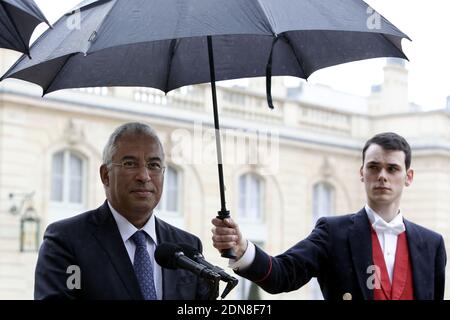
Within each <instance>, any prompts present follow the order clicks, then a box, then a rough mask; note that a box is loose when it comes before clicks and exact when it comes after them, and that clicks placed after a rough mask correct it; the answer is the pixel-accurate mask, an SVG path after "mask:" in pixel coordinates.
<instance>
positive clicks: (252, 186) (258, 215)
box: [238, 173, 264, 222]
mask: <svg viewBox="0 0 450 320" xmlns="http://www.w3.org/2000/svg"><path fill="white" fill-rule="evenodd" d="M263 192H264V185H263V181H262V180H261V178H260V177H258V176H257V175H255V174H252V173H247V174H244V175H242V176H241V177H240V178H239V207H238V210H239V211H238V215H239V217H240V220H241V221H244V222H262V221H263V217H264V215H263V212H264V208H263V198H264V195H263Z"/></svg>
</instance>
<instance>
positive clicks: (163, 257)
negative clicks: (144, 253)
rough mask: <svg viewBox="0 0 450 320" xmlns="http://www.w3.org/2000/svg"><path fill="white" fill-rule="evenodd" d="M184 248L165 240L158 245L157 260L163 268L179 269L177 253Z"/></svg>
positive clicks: (156, 250)
mask: <svg viewBox="0 0 450 320" xmlns="http://www.w3.org/2000/svg"><path fill="white" fill-rule="evenodd" d="M180 251H182V249H181V248H180V247H179V246H177V245H176V244H174V243H169V242H163V243H161V244H159V245H157V246H156V249H155V260H156V262H157V263H158V264H159V265H160V266H161V267H163V268H166V269H177V268H178V266H177V259H176V257H175V254H176V253H177V252H180Z"/></svg>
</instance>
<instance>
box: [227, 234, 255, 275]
mask: <svg viewBox="0 0 450 320" xmlns="http://www.w3.org/2000/svg"><path fill="white" fill-rule="evenodd" d="M255 255H256V248H255V245H254V244H253V243H252V242H250V241H248V240H247V250H245V252H244V254H243V255H242V257H241V258H240V259H239V260H234V259H230V260H229V263H228V266H229V267H230V268H232V269H233V270H234V271H237V270H242V269H245V268H247V267H249V266H250V265H251V264H252V263H253V260H255Z"/></svg>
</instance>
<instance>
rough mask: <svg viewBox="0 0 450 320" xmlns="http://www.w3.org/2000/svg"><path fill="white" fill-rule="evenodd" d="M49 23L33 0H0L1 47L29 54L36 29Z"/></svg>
mask: <svg viewBox="0 0 450 320" xmlns="http://www.w3.org/2000/svg"><path fill="white" fill-rule="evenodd" d="M41 22H45V23H47V24H48V25H49V26H50V24H49V23H48V21H47V19H46V18H45V16H44V14H43V13H42V12H41V10H39V7H38V6H37V5H36V3H35V2H34V1H33V0H0V47H1V48H6V49H11V50H16V51H19V52H22V53H25V54H27V55H29V50H30V48H29V43H30V38H31V35H32V34H33V31H34V29H35V28H36V27H37V25H38V24H40V23H41Z"/></svg>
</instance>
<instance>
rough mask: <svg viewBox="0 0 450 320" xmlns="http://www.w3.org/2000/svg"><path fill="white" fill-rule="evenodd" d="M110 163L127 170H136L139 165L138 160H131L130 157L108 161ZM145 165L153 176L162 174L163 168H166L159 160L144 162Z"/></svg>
mask: <svg viewBox="0 0 450 320" xmlns="http://www.w3.org/2000/svg"><path fill="white" fill-rule="evenodd" d="M110 164H111V165H113V166H119V167H122V168H123V169H125V170H127V171H137V170H138V169H139V168H140V167H141V165H140V163H139V161H136V160H131V159H126V160H123V161H122V162H110ZM145 167H146V168H147V170H148V172H149V173H150V174H151V175H155V176H156V175H160V174H163V173H164V170H165V169H166V167H163V166H162V165H161V164H160V163H159V162H156V161H149V162H146V163H145Z"/></svg>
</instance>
